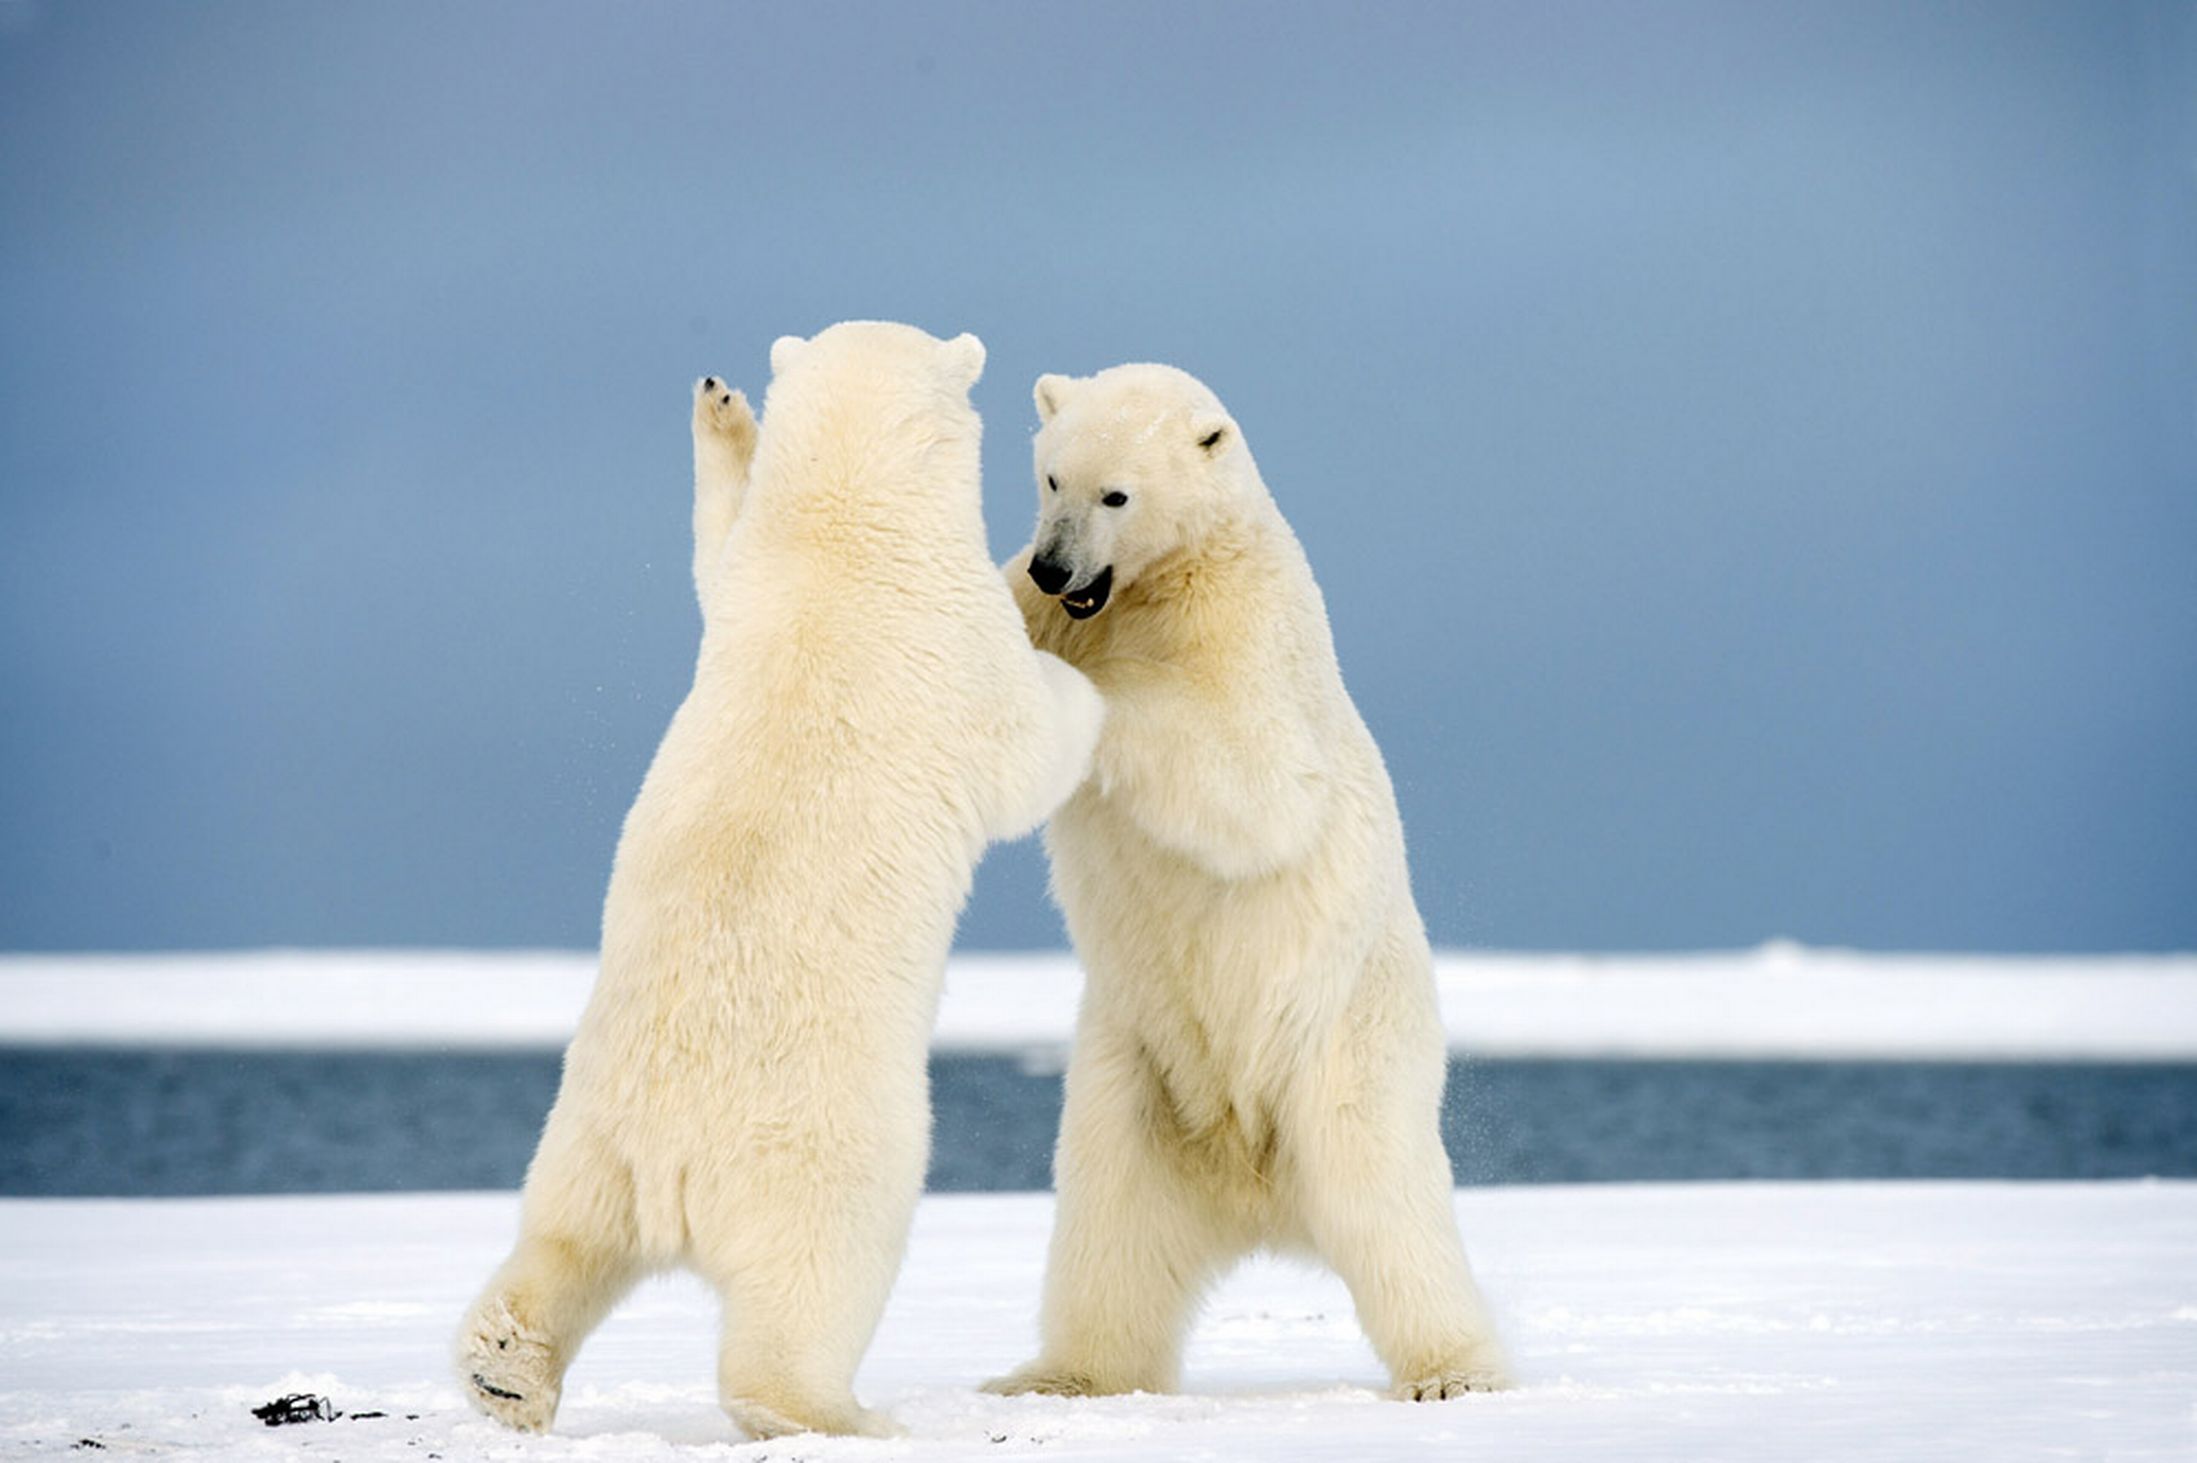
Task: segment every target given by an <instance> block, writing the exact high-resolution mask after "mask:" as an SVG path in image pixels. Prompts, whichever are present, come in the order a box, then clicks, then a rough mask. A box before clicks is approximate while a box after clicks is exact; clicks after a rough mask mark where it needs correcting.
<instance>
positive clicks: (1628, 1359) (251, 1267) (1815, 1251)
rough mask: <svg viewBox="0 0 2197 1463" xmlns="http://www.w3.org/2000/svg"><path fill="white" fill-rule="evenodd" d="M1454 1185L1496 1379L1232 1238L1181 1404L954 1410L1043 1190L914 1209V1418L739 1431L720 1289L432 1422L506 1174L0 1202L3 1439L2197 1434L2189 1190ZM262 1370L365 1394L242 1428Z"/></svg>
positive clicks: (2151, 1444)
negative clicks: (512, 1418)
mask: <svg viewBox="0 0 2197 1463" xmlns="http://www.w3.org/2000/svg"><path fill="white" fill-rule="evenodd" d="M1458 1207H1459V1210H1460V1214H1461V1218H1462V1221H1463V1223H1464V1225H1465V1231H1466V1234H1467V1236H1468V1238H1469V1239H1470V1241H1471V1243H1472V1246H1473V1250H1474V1254H1475V1259H1476V1261H1477V1263H1478V1266H1479V1268H1480V1270H1481V1273H1482V1276H1483V1278H1484V1280H1485V1282H1486V1284H1487V1286H1488V1289H1489V1291H1490V1293H1491V1295H1492V1296H1493V1297H1494V1299H1495V1301H1496V1303H1497V1305H1498V1306H1499V1308H1500V1309H1501V1310H1502V1312H1503V1313H1504V1315H1505V1317H1506V1323H1507V1328H1508V1334H1509V1335H1510V1337H1511V1339H1512V1342H1513V1345H1514V1347H1515V1349H1516V1351H1517V1353H1518V1356H1519V1359H1520V1362H1521V1365H1522V1368H1523V1371H1524V1374H1525V1378H1526V1385H1525V1386H1524V1387H1523V1388H1522V1389H1521V1390H1519V1391H1516V1392H1512V1393H1508V1394H1504V1395H1500V1396H1488V1397H1473V1398H1466V1399H1463V1400H1460V1401H1456V1402H1449V1403H1439V1404H1408V1403H1398V1402H1390V1401H1387V1400H1384V1399H1383V1398H1382V1397H1381V1396H1380V1395H1379V1393H1378V1391H1377V1390H1376V1389H1377V1387H1378V1386H1379V1385H1380V1383H1381V1374H1380V1372H1379V1369H1378V1367H1377V1366H1376V1364H1375V1362H1374V1360H1373V1358H1372V1356H1371V1354H1370V1353H1369V1351H1368V1350H1367V1348H1366V1346H1365V1343H1364V1342H1363V1340H1362V1339H1360V1337H1359V1334H1358V1331H1357V1327H1356V1325H1355V1323H1354V1321H1353V1320H1352V1316H1351V1311H1350V1306H1349V1301H1348V1298H1347V1296H1346V1295H1345V1294H1344V1292H1343V1291H1342V1289H1341V1287H1340V1286H1339V1285H1338V1284H1337V1283H1336V1282H1335V1281H1334V1280H1333V1279H1332V1278H1331V1277H1329V1276H1327V1275H1326V1274H1325V1273H1323V1272H1318V1271H1313V1270H1308V1269H1301V1268H1296V1267H1291V1266H1285V1265H1282V1264H1278V1263H1274V1262H1269V1261H1260V1262H1256V1263H1254V1264H1252V1265H1250V1266H1247V1267H1245V1268H1244V1269H1243V1270H1240V1271H1239V1272H1237V1273H1236V1275H1234V1276H1233V1277H1232V1278H1231V1279H1230V1280H1229V1282H1228V1283H1227V1284H1226V1285H1225V1286H1224V1287H1223V1288H1222V1290H1221V1291H1220V1292H1219V1293H1218V1294H1217V1295H1216V1297H1215V1298H1214V1300H1213V1302H1212V1303H1211V1304H1210V1305H1209V1306H1208V1307H1207V1309H1206V1312H1205V1315H1204V1319H1203V1322H1202V1324H1201V1325H1200V1327H1199V1329H1198V1331H1197V1334H1196V1338H1195V1340H1194V1342H1193V1344H1192V1346H1191V1350H1190V1360H1189V1367H1188V1374H1187V1377H1186V1379H1185V1391H1184V1393H1183V1394H1182V1395H1179V1396H1172V1397H1128V1398H1113V1399H1105V1400H1099V1401H1080V1402H1070V1401H1059V1400H1053V1399H1043V1398H1018V1399H1000V1398H992V1397H987V1396H984V1395H982V1394H980V1393H978V1392H976V1391H975V1390H974V1386H975V1383H976V1382H977V1381H978V1380H979V1379H981V1378H983V1377H986V1376H989V1375H992V1374H994V1373H996V1372H999V1371H1001V1370H1003V1369H1005V1368H1006V1367H1007V1366H1009V1365H1010V1364H1012V1363H1015V1362H1018V1361H1020V1360H1022V1359H1023V1358H1024V1357H1025V1355H1026V1354H1027V1352H1028V1350H1029V1348H1030V1342H1031V1329H1032V1312H1033V1310H1034V1306H1035V1302H1036V1296H1037V1286H1038V1277H1039V1269H1040V1264H1041V1260H1042V1255H1043V1248H1044V1240H1045V1233H1046V1229H1047V1225H1048V1223H1049V1221H1050V1217H1051V1203H1050V1200H1049V1199H1048V1198H1047V1197H1045V1196H1043V1195H985V1196H933V1197H929V1198H926V1199H925V1200H924V1201H923V1206H922V1209H921V1212H920V1214H919V1217H918V1220H917V1224H916V1230H915V1236H914V1241H913V1243H912V1245H911V1247H910V1250H909V1254H908V1260H907V1265H906V1268H905V1270H904V1271H903V1273H902V1276H901V1280H900V1284H899V1287H898V1289H897V1291H896V1292H895V1294H894V1298H893V1303H892V1306H891V1308H890V1310H889V1312H888V1313H887V1316H886V1319H885V1323H884V1325H883V1327H882V1329H881V1330H880V1332H879V1335H878V1338H877V1342H876V1345H875V1346H874V1347H873V1348H872V1350H871V1353H870V1356H869V1359H868V1361H867V1363H866V1364H865V1366H864V1369H863V1372H862V1376H861V1380H860V1383H859V1390H860V1391H861V1393H862V1395H863V1397H864V1399H865V1400H866V1401H869V1402H871V1403H873V1404H880V1405H883V1406H885V1407H886V1408H888V1409H889V1410H890V1411H891V1412H892V1413H893V1414H894V1415H895V1416H896V1417H897V1418H898V1419H899V1420H900V1422H901V1423H902V1424H903V1425H904V1426H905V1427H906V1428H907V1429H908V1434H909V1435H908V1436H907V1437H906V1438H904V1439H900V1440H896V1441H893V1442H882V1443H881V1442H869V1441H856V1440H827V1439H815V1438H805V1439H793V1440H781V1441H779V1442H777V1443H772V1444H749V1443H742V1442H740V1441H739V1440H738V1438H737V1436H736V1435H735V1434H734V1432H733V1431H732V1429H731V1426H730V1425H729V1424H728V1423H727V1422H726V1421H725V1420H724V1419H723V1417H722V1416H721V1415H720V1414H719V1413H718V1412H717V1410H716V1405H715V1401H714V1393H713V1387H712V1381H711V1378H712V1367H713V1355H714V1352H713V1331H714V1325H715V1306H714V1302H713V1301H712V1299H711V1297H710V1296H709V1295H708V1294H707V1293H706V1292H704V1291H703V1290H702V1289H701V1287H700V1286H699V1285H698V1284H697V1283H696V1282H694V1281H692V1280H691V1279H689V1278H687V1277H684V1276H675V1277H667V1278H665V1279H662V1280H658V1281H653V1282H651V1283H649V1284H648V1285H646V1286H644V1287H643V1288H642V1289H641V1290H640V1291H639V1292H637V1293H636V1294H635V1296H634V1297H633V1298H632V1299H631V1300H629V1301H628V1302H627V1304H626V1305H625V1306H624V1307H623V1308H622V1309H621V1310H620V1312H619V1313H618V1314H617V1315H615V1316H614V1317H613V1318H612V1319H611V1321H610V1322H609V1323H608V1324H607V1325H606V1326H605V1327H604V1328H603V1330H602V1331H601V1332H599V1333H598V1334H597V1336H596V1337H595V1339H594V1341H593V1342H592V1343H591V1345H590V1346H589V1348H588V1349H587V1351H586V1352H585V1353H583V1355H582V1357H581V1359H580V1361H579V1363H578V1364H577V1365H576V1366H575V1368H574V1369H573V1373H572V1376H571V1379H570V1383H569V1386H568V1391H567V1400H566V1404H565V1410H564V1414H563V1416H562V1418H561V1419H560V1422H559V1426H558V1431H557V1433H556V1434H555V1435H553V1436H551V1437H548V1438H538V1439H521V1438H518V1437H516V1436H514V1435H511V1434H506V1433H502V1432H500V1431H498V1430H496V1429H495V1428H494V1427H493V1426H492V1425H490V1424H488V1423H487V1422H485V1421H483V1420H481V1419H479V1418H477V1417H475V1416H474V1415H473V1414H472V1413H471V1412H469V1411H468V1410H467V1409H466V1408H465V1406H464V1404H463V1403H462V1401H461V1400H460V1398H459V1397H458V1395H457V1392H456V1390H455V1389H454V1387H453V1386H452V1385H451V1384H450V1381H449V1379H448V1378H447V1376H446V1375H445V1372H446V1362H445V1355H446V1347H447V1342H448V1338H449V1334H450V1332H451V1330H452V1328H453V1326H454V1324H455V1318H456V1316H457V1314H458V1312H459V1310H460V1309H461V1307H462V1306H463V1305H464V1303H465V1302H466V1300H467V1299H468V1298H469V1297H470V1295H471V1293H472V1292H473V1290H474V1288H475V1287H476V1286H477V1285H478V1284H479V1283H480V1282H481V1281H482V1280H483V1279H484V1278H485V1276H486V1275H487V1273H488V1271H489V1269H490V1267H491V1265H492V1264H493V1263H494V1261H495V1260H496V1259H497V1258H498V1256H499V1255H500V1253H501V1250H502V1248H503V1246H504V1245H505V1243H506V1242H507V1241H508V1239H509V1238H510V1235H511V1233H512V1229H513V1225H514V1220H515V1211H516V1199H515V1197H514V1196H512V1195H507V1194H497V1195H457V1196H448V1195H435V1196H411V1195H407V1196H395V1197H371V1198H358V1197H341V1198H277V1199H238V1200H232V1199H223V1200H162V1201H146V1200H134V1201H73V1200H71V1201H45V1200H14V1201H5V1202H0V1458H13V1457H25V1456H50V1455H55V1454H59V1453H63V1452H69V1453H71V1456H74V1457H78V1458H83V1457H88V1456H109V1457H112V1456H119V1455H125V1454H127V1455H131V1456H181V1455H191V1456H199V1457H206V1458H220V1459H225V1460H226V1459H255V1458H281V1459H296V1458H301V1457H305V1458H323V1459H340V1460H343V1463H391V1460H405V1463H419V1460H422V1459H428V1458H435V1457H437V1456H439V1457H441V1458H443V1459H448V1460H458V1459H518V1458H524V1459H529V1460H560V1459H581V1460H612V1459H617V1460H625V1459H633V1460H652V1459H675V1458H676V1459H689V1460H692V1459H698V1458H702V1459H742V1460H757V1463H760V1460H762V1459H764V1458H770V1459H775V1460H779V1463H789V1460H795V1459H812V1460H817V1463H836V1460H865V1463H866V1460H888V1459H889V1460H894V1463H900V1460H906V1463H934V1460H937V1463H943V1460H950V1459H952V1460H958V1459H969V1458H979V1457H981V1458H985V1459H1041V1460H1046V1459H1132V1458H1133V1459H1137V1460H1140V1463H1143V1460H1150V1459H1154V1458H1197V1459H1209V1460H1237V1459H1240V1460H1247V1463H1248V1460H1262V1463H1265V1460H1288V1459H1317V1460H1321V1463H1334V1460H1338V1459H1349V1460H1376V1463H1378V1460H1390V1459H1395V1460H1405V1459H1412V1460H1417V1459H1424V1458H1437V1457H1470V1458H1475V1459H1487V1460H1504V1463H1511V1460H1526V1463H1531V1460H1536V1459H1551V1460H1555V1459H1562V1460H1578V1459H1593V1460H1598V1463H1602V1460H1615V1463H1623V1460H1641V1459H1671V1460H1680V1459H1684V1460H1708V1459H1720V1458H1733V1459H1740V1458H1746V1459H1761V1458H1777V1459H1809V1458H1824V1459H1830V1458H1836V1459H1840V1460H1857V1459H1875V1458H1883V1459H1893V1458H1897V1459H1913V1458H1961V1459H1971V1458H1972V1459H1988V1460H1992V1463H2005V1460H2020V1459H2030V1458H2038V1459H2042V1458H2061V1457H2081V1458H2106V1457H2111V1458H2117V1459H2146V1458H2160V1459H2165V1458H2174V1459H2188V1458H2190V1457H2192V1456H2197V1407H2193V1403H2197V1184H2187V1183H2156V1182H2151V1183H2138V1184H2070V1185H2057V1184H2055V1185H2007V1184H1978V1185H1959V1184H1924V1185H1805V1184H1803V1185H1774V1184H1756V1185H1740V1186H1721V1185H1701V1186H1687V1187H1589V1188H1541V1189H1503V1190H1494V1191H1485V1192H1479V1191H1475V1192H1468V1193H1464V1194H1461V1195H1460V1196H1459V1199H1458ZM291 1391H313V1392H319V1393H324V1394H326V1395H327V1396H329V1397H330V1398H331V1399H332V1400H333V1402H334V1403H335V1405H336V1406H337V1407H339V1408H342V1409H343V1410H344V1411H346V1412H347V1413H356V1412H361V1411H370V1410H380V1411H384V1412H386V1413H388V1414H389V1415H388V1416H387V1417H383V1418H378V1419H366V1420H359V1421H353V1420H351V1419H349V1418H346V1419H344V1420H341V1421H337V1422H326V1423H306V1424H300V1425H298V1426H293V1427H285V1428H279V1429H270V1428H265V1427H262V1426H261V1425H260V1424H259V1423H257V1422H256V1421H255V1420H254V1419H253V1418H252V1417H251V1416H250V1414H249V1411H248V1409H249V1408H250V1407H251V1406H253V1405H255V1404H258V1403H261V1402H265V1401H267V1400H269V1399H271V1398H273V1397H275V1396H277V1395H279V1394H281V1393H284V1392H291ZM407 1414H417V1416H416V1417H411V1416H407ZM80 1439H91V1440H93V1441H96V1442H98V1443H100V1444H102V1445H104V1447H105V1449H106V1451H105V1452H104V1453H103V1454H95V1453H93V1452H92V1450H90V1449H88V1448H87V1449H85V1450H83V1451H72V1450H73V1448H74V1445H75V1444H77V1442H78V1441H79V1440H80Z"/></svg>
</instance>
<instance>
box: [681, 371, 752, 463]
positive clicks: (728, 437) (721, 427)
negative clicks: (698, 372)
mask: <svg viewBox="0 0 2197 1463" xmlns="http://www.w3.org/2000/svg"><path fill="white" fill-rule="evenodd" d="M694 436H695V440H696V441H709V440H712V439H715V440H719V441H722V442H723V443H724V444H725V445H727V446H729V447H732V448H734V449H736V450H738V451H739V452H740V453H741V454H742V455H743V456H745V454H746V452H747V451H748V450H749V449H750V448H752V447H753V446H754V445H755V413H754V411H753V410H751V409H750V408H749V406H748V398H747V394H746V393H745V392H741V391H736V390H734V389H733V388H732V387H730V386H727V385H726V384H725V383H724V382H722V381H720V380H718V379H717V378H716V377H715V376H704V377H703V378H702V379H701V380H699V381H697V382H695V383H694Z"/></svg>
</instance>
